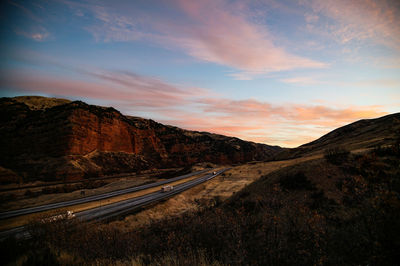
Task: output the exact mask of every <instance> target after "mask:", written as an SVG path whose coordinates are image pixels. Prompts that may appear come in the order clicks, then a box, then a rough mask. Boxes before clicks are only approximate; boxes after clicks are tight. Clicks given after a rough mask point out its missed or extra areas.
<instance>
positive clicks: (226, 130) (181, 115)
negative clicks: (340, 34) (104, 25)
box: [0, 70, 386, 147]
mask: <svg viewBox="0 0 400 266" xmlns="http://www.w3.org/2000/svg"><path fill="white" fill-rule="evenodd" d="M79 71H81V70H78V72H79ZM81 72H82V74H86V75H87V77H90V78H91V79H89V80H90V81H89V80H87V79H69V78H59V77H53V76H49V75H48V74H47V75H46V74H44V73H40V72H30V73H26V72H23V71H19V72H13V71H8V72H7V73H3V74H2V76H1V77H0V84H2V85H1V88H2V89H4V88H8V89H10V88H11V89H13V90H16V91H19V92H23V93H29V94H31V93H42V94H48V95H56V96H66V97H72V98H78V99H82V98H86V99H92V100H100V101H102V102H104V103H106V105H111V106H114V107H115V108H117V109H119V110H121V111H122V112H123V113H125V114H129V115H138V114H142V113H144V114H145V115H146V117H149V118H153V119H156V120H158V121H160V122H163V123H166V124H171V125H174V126H179V127H182V128H185V129H191V130H198V131H208V132H213V133H219V134H223V135H228V136H234V137H239V138H242V139H245V140H250V141H256V142H260V141H261V142H265V143H267V144H272V145H283V146H292V147H293V146H298V145H301V144H303V143H305V142H308V141H310V140H312V139H316V138H318V137H320V136H321V135H322V134H325V133H327V132H329V131H330V130H332V129H334V128H336V127H339V126H343V125H345V124H347V123H350V122H353V121H355V120H358V119H362V118H372V117H378V116H382V115H384V114H386V113H385V112H383V111H382V107H380V106H347V107H336V108H334V107H331V106H327V105H323V104H319V105H299V104H285V105H274V104H271V103H268V102H262V101H258V100H255V99H246V100H231V99H226V98H221V97H217V96H215V95H210V94H208V93H207V92H208V91H207V90H202V89H199V90H197V91H196V90H194V92H189V90H185V89H184V88H180V87H177V86H174V85H172V84H168V83H166V82H164V81H162V80H159V79H157V78H153V77H146V76H141V75H138V74H135V73H129V72H110V71H101V70H96V71H81Z"/></svg>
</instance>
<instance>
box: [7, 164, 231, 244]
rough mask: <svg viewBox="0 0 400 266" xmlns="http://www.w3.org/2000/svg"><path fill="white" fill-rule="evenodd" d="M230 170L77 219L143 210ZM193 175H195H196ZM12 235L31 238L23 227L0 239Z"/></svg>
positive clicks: (87, 212)
mask: <svg viewBox="0 0 400 266" xmlns="http://www.w3.org/2000/svg"><path fill="white" fill-rule="evenodd" d="M229 169H230V168H225V169H222V170H220V171H218V172H216V174H215V175H214V174H212V173H210V174H206V175H204V176H201V177H199V178H196V179H193V180H190V181H187V182H185V183H182V184H179V185H176V186H174V189H173V190H171V191H168V192H161V191H156V192H153V193H150V194H146V195H144V196H141V197H136V198H132V199H128V200H124V201H120V202H115V203H112V204H108V205H104V206H99V207H96V208H93V209H90V210H86V211H82V212H77V213H75V218H76V219H79V220H81V221H92V220H97V221H101V220H104V219H109V218H112V217H115V216H118V215H122V214H126V213H128V212H131V211H133V210H135V209H138V208H141V207H143V206H145V205H149V204H151V203H154V202H157V201H160V200H163V199H166V198H169V197H172V196H173V195H176V194H179V193H181V192H183V191H185V190H187V189H189V188H192V187H194V186H196V185H199V184H201V183H204V182H206V181H208V180H210V179H213V178H214V177H216V176H218V175H220V174H221V173H223V172H225V171H227V170H229ZM203 172H204V171H203ZM197 174H198V173H197ZM192 175H194V173H193V174H192ZM178 180H179V179H178ZM157 183H158V182H157ZM164 184H165V183H164ZM12 235H14V236H15V237H16V238H27V237H29V233H28V232H27V231H26V230H25V228H24V227H23V226H21V227H17V228H13V229H10V230H7V231H3V232H0V239H5V238H7V237H9V236H12Z"/></svg>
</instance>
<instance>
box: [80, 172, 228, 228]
mask: <svg viewBox="0 0 400 266" xmlns="http://www.w3.org/2000/svg"><path fill="white" fill-rule="evenodd" d="M228 169H229V168H225V169H223V170H220V171H218V172H216V173H215V175H214V174H212V173H211V174H206V175H204V176H202V177H199V178H196V179H194V180H190V181H188V182H185V183H182V184H179V185H176V186H174V189H173V190H171V191H168V192H161V191H156V192H153V193H150V194H147V195H144V196H141V197H137V198H133V199H128V200H124V201H119V202H115V203H112V204H108V205H104V206H101V207H97V208H94V209H89V210H86V211H82V212H78V213H76V214H75V215H76V218H78V219H80V220H82V221H90V220H104V219H109V218H111V217H114V216H118V215H121V214H124V213H127V212H130V211H133V210H135V209H138V208H140V207H143V206H145V205H148V204H151V203H153V202H157V201H159V200H162V199H166V198H169V197H171V196H173V195H176V194H179V193H181V192H183V191H185V190H187V189H189V188H192V187H194V186H196V185H199V184H201V183H204V182H206V181H208V180H210V179H212V178H214V177H216V176H218V175H220V174H221V173H223V172H225V171H227V170H228Z"/></svg>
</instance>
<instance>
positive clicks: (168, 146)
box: [0, 96, 281, 180]
mask: <svg viewBox="0 0 400 266" xmlns="http://www.w3.org/2000/svg"><path fill="white" fill-rule="evenodd" d="M0 113H1V116H0V134H1V136H2V137H1V139H0V147H1V150H0V162H1V164H0V167H3V168H4V169H6V170H7V171H8V170H12V171H13V172H14V173H16V174H17V175H19V176H22V177H23V179H24V180H36V179H41V180H56V179H80V178H83V177H85V176H88V177H92V176H99V175H105V174H118V173H126V172H135V171H141V170H144V169H151V168H172V167H181V166H188V165H191V164H195V163H198V162H212V163H217V164H235V163H243V162H248V161H253V160H265V159H267V158H270V157H271V156H273V155H274V154H276V153H277V152H279V151H280V150H281V148H280V147H277V146H269V145H265V144H257V143H253V142H247V141H243V140H240V139H238V138H233V137H226V136H222V135H217V134H211V133H207V132H196V131H188V130H183V129H180V128H177V127H173V126H166V125H163V124H160V123H157V122H155V121H152V120H147V119H143V118H139V117H130V116H125V115H123V114H121V113H120V112H119V111H117V110H115V109H114V108H107V107H101V106H94V105H88V104H86V103H83V102H81V101H73V102H71V101H68V100H63V99H54V98H46V97H36V96H26V97H15V98H1V99H0ZM3 172H4V171H3ZM14 179H15V178H14Z"/></svg>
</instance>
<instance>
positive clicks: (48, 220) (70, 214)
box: [42, 211, 75, 223]
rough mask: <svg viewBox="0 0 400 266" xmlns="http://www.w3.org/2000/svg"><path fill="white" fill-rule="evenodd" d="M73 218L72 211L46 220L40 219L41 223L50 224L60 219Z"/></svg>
mask: <svg viewBox="0 0 400 266" xmlns="http://www.w3.org/2000/svg"><path fill="white" fill-rule="evenodd" d="M72 218H75V213H74V212H73V211H66V212H65V213H62V214H58V215H54V216H51V217H48V218H44V219H42V222H43V223H51V222H55V221H58V220H61V219H72Z"/></svg>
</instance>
